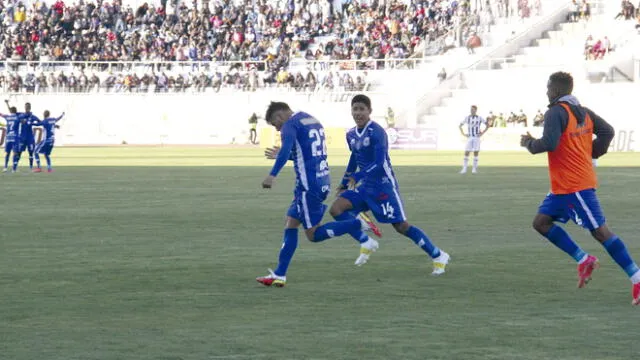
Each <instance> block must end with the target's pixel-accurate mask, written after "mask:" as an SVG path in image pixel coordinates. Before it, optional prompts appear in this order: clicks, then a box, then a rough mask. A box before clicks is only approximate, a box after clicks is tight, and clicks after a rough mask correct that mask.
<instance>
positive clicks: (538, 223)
mask: <svg viewBox="0 0 640 360" xmlns="http://www.w3.org/2000/svg"><path fill="white" fill-rule="evenodd" d="M531 226H532V227H533V228H534V230H536V231H537V232H539V233H540V234H542V235H545V234H546V233H548V232H549V230H551V227H552V226H553V221H551V219H549V218H547V217H544V216H536V217H535V218H534V219H533V223H532V224H531Z"/></svg>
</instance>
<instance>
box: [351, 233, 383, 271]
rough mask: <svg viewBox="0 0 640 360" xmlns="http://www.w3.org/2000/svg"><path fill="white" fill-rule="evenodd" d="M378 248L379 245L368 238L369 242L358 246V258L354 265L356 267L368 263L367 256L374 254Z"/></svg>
mask: <svg viewBox="0 0 640 360" xmlns="http://www.w3.org/2000/svg"><path fill="white" fill-rule="evenodd" d="M379 247H380V245H379V244H378V242H377V241H375V240H373V239H372V238H369V240H367V241H365V242H363V243H362V244H361V245H360V256H358V258H357V259H356V262H355V264H356V265H357V266H362V265H364V264H366V263H367V261H369V256H370V255H371V254H373V253H374V252H376V250H378V248H379Z"/></svg>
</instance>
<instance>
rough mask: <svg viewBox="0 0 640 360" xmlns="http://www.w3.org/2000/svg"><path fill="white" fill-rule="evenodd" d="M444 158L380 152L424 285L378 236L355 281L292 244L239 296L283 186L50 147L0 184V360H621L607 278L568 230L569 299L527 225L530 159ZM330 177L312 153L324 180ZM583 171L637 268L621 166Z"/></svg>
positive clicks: (148, 153) (148, 156)
mask: <svg viewBox="0 0 640 360" xmlns="http://www.w3.org/2000/svg"><path fill="white" fill-rule="evenodd" d="M460 157H461V156H460V154H459V153H437V152H417V151H416V152H413V151H404V152H394V153H392V161H393V162H394V164H395V165H396V169H395V170H396V174H397V175H398V178H399V181H400V184H401V190H402V194H403V197H404V200H405V205H406V212H407V214H408V216H409V220H410V222H412V223H413V224H415V225H418V226H420V227H422V228H423V229H424V230H425V231H426V232H427V233H428V234H429V235H430V236H431V237H432V239H433V240H434V241H435V242H436V243H437V244H438V245H439V246H441V247H442V248H443V249H445V250H446V251H448V252H449V253H450V254H451V255H452V257H453V261H452V263H451V265H450V267H449V269H448V272H447V273H446V274H445V275H444V276H442V277H432V276H430V275H429V274H430V272H431V261H430V259H429V258H428V257H427V256H426V255H425V254H424V253H422V252H421V251H420V249H418V248H417V247H416V246H415V245H413V243H412V242H411V241H410V240H409V239H406V238H404V237H401V236H399V235H397V234H395V233H394V232H392V229H391V228H390V227H385V228H383V231H384V237H383V239H382V240H381V241H380V242H381V248H380V250H379V252H377V253H376V254H374V255H373V256H372V258H371V260H370V262H369V263H368V264H367V265H365V266H364V267H361V268H357V267H355V266H354V265H353V261H354V260H355V258H356V257H357V255H358V246H357V244H356V243H355V241H353V240H351V239H350V238H347V237H343V238H337V239H332V240H329V241H326V242H324V243H321V244H312V243H309V242H308V241H306V240H305V239H304V237H303V236H302V235H301V237H300V247H299V248H298V252H297V253H296V256H295V257H294V259H293V262H292V265H291V267H290V270H289V274H288V284H287V287H286V288H282V289H276V288H264V287H262V286H260V285H259V284H258V283H256V282H255V280H254V278H255V277H256V276H259V275H264V274H266V269H267V267H274V266H275V265H276V260H277V255H278V250H279V248H280V245H281V238H282V227H283V216H284V212H285V210H286V208H287V207H288V204H289V201H290V200H291V193H290V192H291V189H292V182H293V176H292V171H291V169H288V168H287V169H285V170H284V171H283V174H282V175H281V176H280V177H279V178H278V180H277V182H276V186H275V188H274V189H272V190H269V191H267V190H262V189H261V188H260V186H259V185H260V183H261V181H262V179H263V178H264V176H265V175H266V174H267V172H268V167H269V166H270V164H271V163H270V162H269V161H267V160H264V159H263V158H262V150H261V149H259V148H253V149H247V148H208V147H203V148H177V147H174V148H171V147H169V148H130V147H125V148H59V149H56V152H55V158H54V161H55V163H54V165H55V166H57V167H56V172H54V173H52V174H46V173H42V174H31V173H27V172H25V171H24V170H23V171H22V172H20V173H18V174H4V175H1V176H0V181H1V182H2V188H3V190H4V191H3V205H2V208H3V213H4V215H3V216H2V219H1V220H0V226H1V231H0V239H1V240H0V359H7V360H18V359H20V360H21V359H29V360H31V359H46V360H72V359H83V360H87V359H100V360H107V359H109V360H110V359H163V360H169V359H171V360H177V359H185V360H186V359H189V360H204V359H258V360H263V359H367V360H369V359H391V360H395V359H398V360H405V359H406V360H408V359H447V360H451V359H462V360H470V359H527V360H532V359H576V360H578V359H581V360H582V359H634V358H638V357H639V356H640V343H639V342H638V341H637V337H638V335H637V333H636V331H637V327H636V325H637V324H638V318H640V309H637V308H633V307H632V306H631V305H630V301H631V295H630V282H629V281H628V280H627V279H626V276H625V275H624V273H623V272H622V271H621V270H620V269H618V268H617V266H616V265H615V264H614V263H613V262H612V261H611V260H610V259H609V257H608V256H607V255H606V252H605V251H604V250H603V249H602V248H601V247H600V245H598V244H597V243H596V242H595V241H594V240H592V239H591V238H590V236H589V235H588V234H587V233H586V232H584V231H582V230H580V229H579V228H578V227H576V226H575V225H573V224H571V225H569V226H568V227H567V229H568V230H569V232H570V233H571V234H572V235H574V236H575V238H576V240H578V241H579V243H580V244H581V245H582V246H583V248H584V249H585V250H588V251H590V252H592V253H593V254H594V255H596V256H598V257H600V259H601V264H602V266H601V269H600V270H598V271H597V272H596V273H595V276H594V280H593V281H592V282H591V283H590V284H589V285H588V287H587V288H585V289H580V290H578V289H576V288H575V285H576V278H575V277H576V274H575V264H574V263H573V262H572V260H570V259H569V257H568V256H566V255H565V254H563V253H561V252H560V251H558V250H556V249H555V248H554V247H553V246H552V245H550V244H549V243H548V242H547V241H546V240H543V239H541V238H540V237H539V236H537V235H536V234H535V233H534V231H533V230H532V229H531V227H530V223H531V220H532V218H533V216H534V214H535V212H536V209H537V206H538V204H539V202H540V201H541V200H542V198H543V197H544V195H545V194H546V192H547V191H548V182H547V174H546V169H545V168H544V167H543V165H544V164H545V158H544V157H543V156H538V157H533V156H529V155H527V154H525V153H485V154H482V157H481V162H480V164H481V165H480V166H481V167H480V171H481V172H480V174H477V175H471V174H468V175H465V176H462V175H459V174H457V172H458V170H459V167H458V166H459V164H458V163H459V162H460V161H461V158H460ZM345 162H346V154H344V153H335V152H330V164H331V165H332V169H333V171H332V173H333V179H334V182H337V181H338V179H339V178H340V177H341V175H342V171H343V169H344V167H343V165H344V164H345ZM23 163H24V160H23ZM600 165H601V167H599V168H598V173H599V178H600V182H601V190H600V191H599V195H600V199H601V202H602V204H603V207H604V209H605V212H606V213H607V216H608V218H609V219H610V225H611V226H612V227H613V229H614V230H615V231H616V232H617V233H618V234H620V235H621V236H622V237H623V239H625V240H626V242H627V244H628V246H629V248H630V250H631V251H632V253H633V254H635V255H636V257H637V258H638V259H639V260H640V239H639V238H638V236H640V235H639V232H638V215H637V206H638V205H637V204H638V203H640V193H639V192H638V183H639V182H640V168H638V167H639V166H640V156H638V155H637V154H609V155H607V156H606V157H605V158H603V159H602V160H601V162H600ZM326 219H327V220H328V216H327V218H326Z"/></svg>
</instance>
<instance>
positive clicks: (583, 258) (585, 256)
mask: <svg viewBox="0 0 640 360" xmlns="http://www.w3.org/2000/svg"><path fill="white" fill-rule="evenodd" d="M588 257H589V255H588V254H584V256H583V257H582V259H580V260H578V264H582V263H583V262H585V261H587V258H588Z"/></svg>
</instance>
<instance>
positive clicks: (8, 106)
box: [4, 100, 11, 112]
mask: <svg viewBox="0 0 640 360" xmlns="http://www.w3.org/2000/svg"><path fill="white" fill-rule="evenodd" d="M4 103H5V104H7V109H9V112H11V105H9V100H5V101H4Z"/></svg>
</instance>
